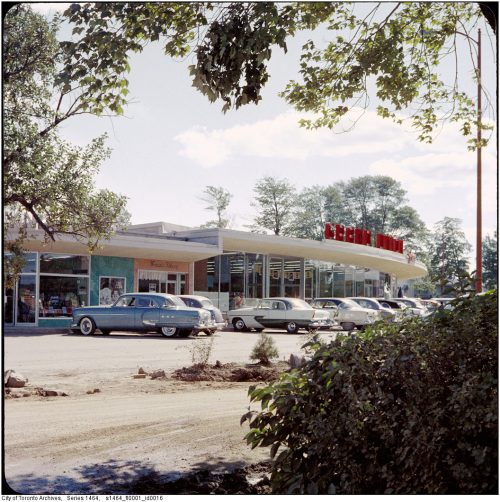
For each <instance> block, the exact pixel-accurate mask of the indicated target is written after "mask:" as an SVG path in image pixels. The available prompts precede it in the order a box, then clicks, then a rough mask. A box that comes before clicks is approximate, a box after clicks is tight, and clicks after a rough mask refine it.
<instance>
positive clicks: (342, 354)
mask: <svg viewBox="0 0 500 502" xmlns="http://www.w3.org/2000/svg"><path fill="white" fill-rule="evenodd" d="M497 312H498V293H497V291H496V290H495V291H493V292H490V293H488V294H486V295H483V296H474V297H471V298H468V299H465V300H459V301H457V304H456V306H455V308H454V310H453V311H446V310H440V311H438V312H437V313H436V314H434V315H433V316H432V317H431V318H430V319H428V320H427V321H424V322H422V321H415V320H413V321H408V322H405V323H403V324H402V325H399V326H397V325H390V326H377V327H375V328H373V329H368V330H367V331H366V332H365V333H362V334H359V335H354V336H345V337H338V338H337V339H336V340H335V341H333V342H331V343H330V344H328V345H325V344H320V343H318V342H317V341H313V342H311V343H312V344H313V346H314V348H315V349H316V352H315V353H314V355H313V356H312V358H311V360H310V361H308V362H307V363H306V364H305V365H304V366H302V367H300V368H298V369H296V370H294V371H291V372H289V373H285V374H284V375H283V376H282V378H281V379H280V381H279V382H278V383H276V384H274V385H269V386H267V387H263V388H262V387H261V388H255V387H251V388H250V390H249V395H250V396H251V400H252V401H260V402H261V407H262V410H261V411H260V412H259V413H257V414H256V415H254V414H255V412H249V413H247V414H246V415H244V416H243V417H242V422H244V421H245V420H249V421H250V432H249V433H248V434H247V436H246V439H247V442H248V443H249V444H251V445H252V447H256V446H264V447H265V446H270V447H271V457H275V456H276V454H277V453H278V450H281V451H280V453H279V455H278V456H277V457H276V459H275V463H274V466H273V472H272V478H271V480H272V486H273V493H342V494H384V493H398V494H415V493H419V494H485V493H490V494H491V493H496V492H497V489H498V485H497V483H498V480H497V474H498V466H497V461H498V453H497V444H498V401H497V400H498V392H497V383H498V382H497V374H498V367H497V352H498V351H497V344H498V329H497Z"/></svg>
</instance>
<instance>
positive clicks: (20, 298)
mask: <svg viewBox="0 0 500 502" xmlns="http://www.w3.org/2000/svg"><path fill="white" fill-rule="evenodd" d="M17 291H18V295H17V322H18V323H20V322H27V323H34V322H35V308H36V306H35V298H36V276H34V275H22V276H20V277H19V286H18V288H17Z"/></svg>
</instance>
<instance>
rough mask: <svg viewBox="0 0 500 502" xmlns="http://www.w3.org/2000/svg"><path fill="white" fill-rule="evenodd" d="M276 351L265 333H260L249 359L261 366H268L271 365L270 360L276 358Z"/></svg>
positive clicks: (272, 342)
mask: <svg viewBox="0 0 500 502" xmlns="http://www.w3.org/2000/svg"><path fill="white" fill-rule="evenodd" d="M278 356H279V353H278V349H277V347H276V344H275V343H274V340H273V339H272V337H270V336H269V335H267V334H266V333H260V334H259V339H258V340H257V343H256V344H255V346H254V347H253V349H252V353H251V354H250V359H251V360H252V361H258V362H259V363H261V364H264V365H266V366H268V365H269V364H271V359H273V358H275V357H278Z"/></svg>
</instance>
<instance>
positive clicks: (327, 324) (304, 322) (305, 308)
mask: <svg viewBox="0 0 500 502" xmlns="http://www.w3.org/2000/svg"><path fill="white" fill-rule="evenodd" d="M227 315H228V319H229V322H230V323H231V324H232V325H233V327H234V329H235V331H249V330H251V329H255V330H256V331H262V330H264V329H265V328H285V329H286V330H287V331H288V333H297V332H298V331H299V329H301V328H302V329H306V330H308V331H315V330H317V329H319V328H327V329H329V328H331V327H332V326H334V325H335V321H333V320H332V319H331V318H330V314H329V313H328V312H327V311H325V310H323V309H315V308H313V307H311V305H309V304H308V303H307V302H305V301H304V300H301V299H299V298H264V299H262V300H259V302H258V304H257V306H255V307H243V308H239V309H235V310H230V311H229V312H228V314H227Z"/></svg>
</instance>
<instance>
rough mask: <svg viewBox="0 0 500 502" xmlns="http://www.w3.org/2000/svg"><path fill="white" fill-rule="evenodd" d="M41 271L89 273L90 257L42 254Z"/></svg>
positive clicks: (42, 272)
mask: <svg viewBox="0 0 500 502" xmlns="http://www.w3.org/2000/svg"><path fill="white" fill-rule="evenodd" d="M40 273H41V274H47V273H51V274H72V275H85V274H88V273H89V257H88V256H78V255H62V254H52V253H44V254H41V255H40Z"/></svg>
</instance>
